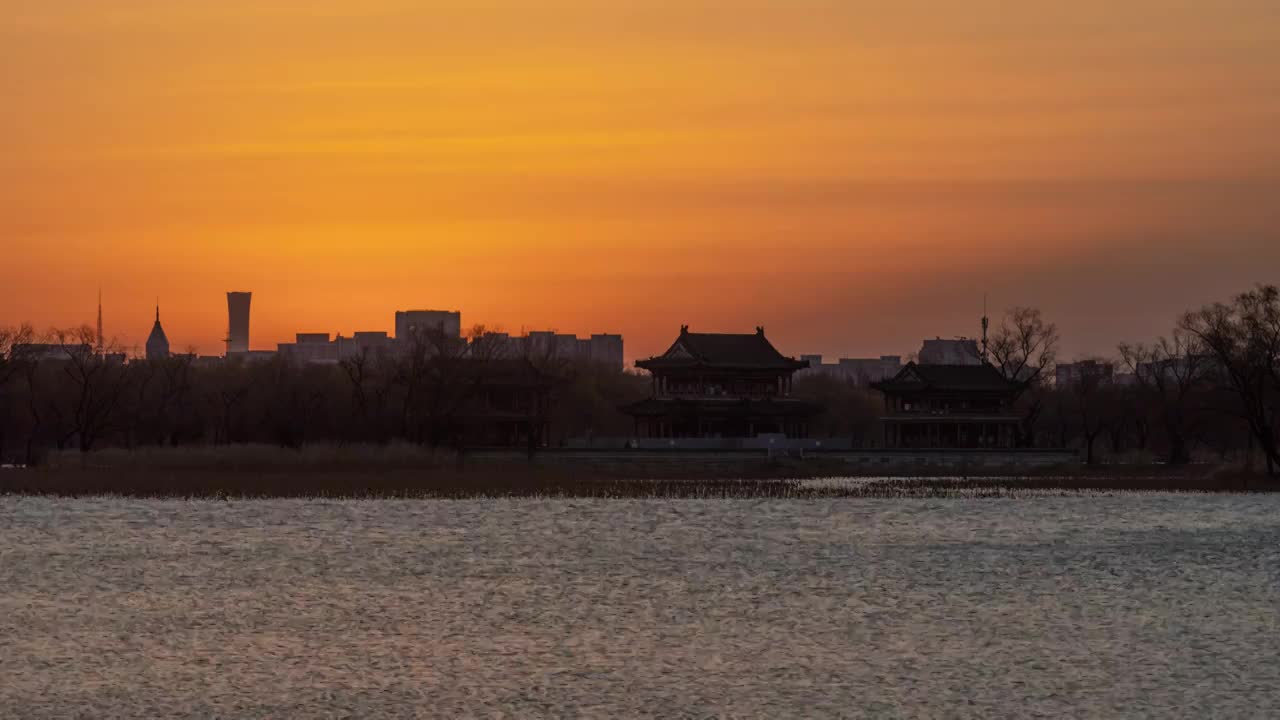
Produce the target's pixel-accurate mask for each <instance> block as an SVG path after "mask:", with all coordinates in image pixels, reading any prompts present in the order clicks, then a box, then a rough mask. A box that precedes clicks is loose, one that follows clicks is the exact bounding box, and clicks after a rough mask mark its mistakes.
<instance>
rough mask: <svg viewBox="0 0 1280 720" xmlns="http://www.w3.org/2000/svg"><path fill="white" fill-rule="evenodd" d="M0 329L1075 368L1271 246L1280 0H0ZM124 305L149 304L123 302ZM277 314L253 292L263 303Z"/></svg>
mask: <svg viewBox="0 0 1280 720" xmlns="http://www.w3.org/2000/svg"><path fill="white" fill-rule="evenodd" d="M0 8H3V9H4V10H5V11H6V17H10V18H12V22H10V23H7V24H6V26H5V27H4V28H3V29H0V68H3V70H0V90H3V91H4V94H5V96H6V97H10V98H15V99H16V100H17V101H16V102H14V103H11V105H12V107H10V108H9V109H8V112H6V113H4V114H3V115H2V116H0V136H2V137H5V138H6V151H7V152H6V153H5V156H4V159H3V160H0V186H2V187H4V188H5V191H6V192H5V193H3V194H2V195H0V243H3V244H4V246H5V249H6V251H7V253H8V254H7V259H8V260H9V261H10V263H11V265H12V266H13V267H15V268H16V269H17V272H14V273H11V274H10V277H9V278H7V280H6V297H5V299H4V302H3V303H0V324H15V323H18V322H22V321H26V320H29V321H31V322H33V323H35V324H37V325H38V326H40V327H47V326H53V325H59V326H65V325H69V324H79V323H82V322H85V321H88V322H90V323H91V324H92V322H93V317H92V313H93V308H94V303H95V299H96V298H95V295H96V290H97V288H98V287H99V286H102V287H103V290H104V292H105V293H106V295H107V304H108V307H107V309H106V313H107V317H106V323H107V326H108V329H109V333H113V334H115V335H116V336H118V337H120V338H122V339H126V340H128V341H129V342H130V343H131V344H137V345H141V344H142V342H143V341H144V339H145V336H146V331H147V328H148V326H149V322H148V321H147V318H148V317H149V316H150V314H151V313H150V304H151V302H152V300H151V299H152V298H153V297H155V296H157V295H158V296H160V297H161V298H162V301H163V303H164V306H165V308H166V319H167V327H170V326H171V328H172V330H171V332H170V334H171V336H172V337H171V340H173V341H174V342H175V344H176V346H177V347H185V346H187V345H194V346H196V347H197V348H198V349H199V350H200V351H201V352H203V353H216V352H219V349H220V348H221V347H222V345H223V338H224V333H225V331H226V323H225V317H224V309H223V307H222V306H223V302H222V300H221V299H220V298H221V296H222V293H224V292H225V291H226V290H228V289H233V288H240V287H245V288H256V289H257V292H258V295H259V297H258V298H255V303H258V302H260V303H261V304H262V307H263V312H260V313H255V325H254V337H255V338H259V339H261V340H263V341H267V342H271V343H274V342H282V341H287V340H288V339H289V338H290V337H292V335H293V333H294V332H298V331H312V330H315V331H327V332H331V333H332V332H337V331H339V330H341V331H344V332H350V331H354V330H359V329H370V330H379V329H390V328H389V325H388V323H389V322H390V320H389V319H387V318H386V317H385V316H384V314H383V313H384V312H385V310H386V309H388V308H395V307H416V306H419V305H422V304H424V303H425V304H429V305H441V306H449V307H457V308H461V309H463V310H464V311H465V312H466V314H467V316H468V317H469V318H472V319H475V320H483V321H484V322H485V323H487V324H489V325H494V326H501V327H503V328H504V329H506V330H508V331H516V330H518V329H519V328H520V327H521V326H525V327H555V328H558V329H562V330H565V331H575V332H587V331H590V330H591V329H593V328H610V330H611V331H616V332H621V333H622V334H624V335H626V336H627V338H628V343H629V345H628V349H629V357H631V358H635V357H643V356H645V355H647V354H651V353H653V352H657V351H659V350H661V346H662V345H663V343H664V341H665V339H666V338H667V337H668V336H669V334H670V333H671V331H672V328H676V327H679V325H681V324H686V323H687V324H690V325H692V326H694V327H696V328H707V329H724V330H726V331H733V330H743V329H748V330H749V329H750V328H752V327H754V326H756V325H764V326H766V327H768V328H770V332H771V334H772V335H773V336H774V337H775V338H777V340H778V342H779V343H780V344H782V345H783V346H785V347H787V348H789V349H792V348H793V349H794V350H793V352H795V353H821V354H824V355H827V356H830V357H838V356H868V355H875V354H879V353H881V352H906V351H909V350H910V349H912V348H913V347H914V346H915V345H916V343H917V342H918V340H919V338H922V337H933V336H936V335H941V336H944V337H947V336H952V335H961V334H963V335H973V334H976V333H977V332H978V330H977V328H976V327H975V322H976V318H977V317H978V314H979V309H980V305H981V297H982V296H983V295H984V294H986V295H989V296H990V298H991V308H992V311H993V315H998V311H1000V310H1003V309H1004V308H1007V307H1009V306H1011V305H1031V306H1035V307H1039V308H1041V309H1042V310H1043V311H1044V314H1045V316H1046V317H1048V318H1050V319H1052V320H1053V321H1054V322H1056V323H1057V324H1058V325H1059V327H1060V329H1061V331H1062V336H1063V348H1062V351H1063V356H1064V357H1067V358H1071V357H1076V356H1082V355H1090V354H1099V353H1111V352H1112V351H1113V350H1114V348H1115V346H1116V344H1117V343H1119V342H1121V341H1125V340H1135V339H1145V338H1150V337H1153V336H1156V335H1159V334H1162V333H1165V332H1167V331H1168V329H1169V328H1170V326H1171V325H1172V323H1173V321H1174V319H1175V318H1176V317H1177V315H1178V314H1179V313H1180V312H1182V311H1184V310H1186V309H1189V308H1194V307H1198V306H1199V305H1200V304H1202V303H1204V302H1209V301H1212V300H1216V299H1220V298H1222V297H1226V296H1229V295H1230V294H1231V293H1234V292H1236V291H1238V290H1239V289H1240V288H1241V287H1247V286H1248V285H1249V284H1251V283H1253V282H1255V281H1267V280H1272V279H1273V278H1271V277H1269V276H1268V272H1269V269H1270V268H1275V267H1278V266H1280V238H1278V237H1277V230H1276V228H1277V227H1280V207H1277V203H1275V202H1274V198H1275V197H1277V196H1278V195H1280V138H1277V136H1276V133H1275V132H1274V130H1273V128H1274V126H1275V122H1276V119H1277V118H1278V117H1280V100H1277V98H1280V79H1278V77H1277V73H1275V72H1274V69H1275V68H1276V67H1277V66H1280V22H1277V18H1276V10H1275V4H1274V3H1270V2H1262V1H1260V0H1231V1H1230V2H1224V3H1216V4H1207V3H1202V2H1190V1H1189V0H1174V1H1173V2H1169V1H1168V0H1164V1H1161V2H1157V1H1156V0H1134V1H1133V2H1127V3H1123V4H1121V5H1119V6H1118V5H1117V4H1115V3H1109V2H1103V1H1102V0H1085V1H1083V2H1078V3H1072V4H1070V5H1062V4H1056V3H1055V4H1050V3H1042V2H1033V3H1021V4H1018V5H1017V6H1016V7H1010V6H1009V4H1008V3H1003V2H996V1H995V0H978V1H977V2H973V3H965V4H963V5H954V6H944V7H937V6H935V4H933V3H929V4H925V3H921V2H917V1H915V0H911V1H909V2H905V3H895V4H891V5H885V4H883V3H871V2H859V1H857V0H853V1H847V2H834V1H831V0H803V1H802V2H799V3H790V2H781V1H773V0H753V1H752V2H749V3H746V4H743V3H734V4H732V5H730V4H727V3H724V2H717V1H715V0H692V1H691V2H688V3H682V4H680V5H679V6H678V7H667V6H656V5H649V4H636V3H626V2H623V3H599V2H588V1H587V0H554V1H553V2H550V3H541V4H538V5H537V6H536V7H534V6H529V5H527V4H525V3H518V2H515V1H514V0H491V1H489V2H484V3H479V4H476V3H456V2H444V1H435V2H433V1H425V2H415V3H406V2H403V1H402V0H368V1H367V2H360V3H356V2H353V1H352V0H319V1H318V2H309V3H299V2H296V1H294V0H274V1H273V2H268V3H261V2H251V1H250V0H223V1H221V2H217V3H215V2H211V1H206V0H193V1H192V2H185V3H180V4H173V3H156V2H153V1H151V0H119V1H118V2H111V3H100V2H89V1H88V0H70V1H68V2H59V3H16V2H13V1H12V0H7V1H6V0H0ZM134 295H136V297H134ZM268 307H270V308H271V309H270V311H267V308H268Z"/></svg>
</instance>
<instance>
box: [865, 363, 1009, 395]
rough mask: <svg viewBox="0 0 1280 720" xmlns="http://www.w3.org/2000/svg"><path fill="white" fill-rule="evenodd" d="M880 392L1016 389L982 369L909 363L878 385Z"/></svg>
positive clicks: (992, 371) (988, 369)
mask: <svg viewBox="0 0 1280 720" xmlns="http://www.w3.org/2000/svg"><path fill="white" fill-rule="evenodd" d="M874 387H877V388H879V389H881V390H885V389H888V390H910V389H917V388H919V389H923V388H928V389H931V390H973V391H988V392H1008V391H1012V390H1014V389H1016V388H1017V385H1016V384H1015V383H1012V382H1009V381H1008V380H1006V379H1005V377H1004V376H1003V375H1001V374H1000V371H999V370H996V369H995V368H994V367H992V366H990V365H987V364H982V365H917V364H915V363H908V364H907V366H906V367H904V368H903V369H902V370H901V372H899V373H898V374H897V375H896V376H895V377H893V378H891V379H888V380H884V381H882V382H879V383H875V384H874Z"/></svg>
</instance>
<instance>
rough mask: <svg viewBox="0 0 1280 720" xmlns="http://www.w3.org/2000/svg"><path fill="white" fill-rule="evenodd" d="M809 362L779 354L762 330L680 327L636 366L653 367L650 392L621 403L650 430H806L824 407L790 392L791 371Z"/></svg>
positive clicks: (672, 433)
mask: <svg viewBox="0 0 1280 720" xmlns="http://www.w3.org/2000/svg"><path fill="white" fill-rule="evenodd" d="M807 366H808V363H807V362H803V361H799V360H795V359H794V358H789V357H784V356H783V355H782V354H781V353H779V352H778V351H777V349H775V348H774V347H773V345H772V344H770V342H769V341H768V339H766V338H765V336H764V328H756V331H755V333H753V334H722V333H691V332H689V326H688V325H685V326H682V327H681V328H680V337H678V338H676V341H675V343H673V344H672V345H671V348H670V349H668V350H667V351H666V352H665V353H663V354H662V355H659V356H657V357H652V358H649V359H648V360H640V361H638V362H636V367H639V368H643V369H645V370H648V371H649V372H650V373H651V374H652V375H653V397H651V398H649V399H647V400H642V401H640V402H638V403H634V404H632V405H628V406H625V407H623V408H622V410H623V411H624V412H626V413H627V414H629V415H631V416H632V417H633V418H635V422H636V434H637V435H638V436H640V437H648V438H742V437H756V436H757V435H760V434H765V433H781V434H785V435H786V436H787V437H806V436H807V435H808V433H809V419H810V418H811V417H813V416H814V415H816V414H817V413H819V412H821V410H822V408H820V407H819V406H817V405H814V404H812V403H807V402H804V401H801V400H797V399H794V398H792V397H791V375H792V373H794V372H795V371H797V370H799V369H801V368H804V367H807Z"/></svg>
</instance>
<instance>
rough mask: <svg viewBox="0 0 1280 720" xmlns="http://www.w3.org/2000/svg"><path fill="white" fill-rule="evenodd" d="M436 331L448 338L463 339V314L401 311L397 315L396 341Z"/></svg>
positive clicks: (438, 311) (440, 311) (455, 312)
mask: <svg viewBox="0 0 1280 720" xmlns="http://www.w3.org/2000/svg"><path fill="white" fill-rule="evenodd" d="M428 331H434V332H439V333H443V334H444V336H445V337H448V338H458V337H462V313H460V312H457V311H456V310H401V311H398V312H397V313H396V339H397V340H407V339H409V338H410V337H411V336H413V335H414V334H415V333H421V332H428Z"/></svg>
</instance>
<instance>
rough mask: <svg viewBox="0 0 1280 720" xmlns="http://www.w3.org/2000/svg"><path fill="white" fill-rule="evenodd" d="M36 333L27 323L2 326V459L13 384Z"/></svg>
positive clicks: (11, 403) (0, 416)
mask: <svg viewBox="0 0 1280 720" xmlns="http://www.w3.org/2000/svg"><path fill="white" fill-rule="evenodd" d="M35 335H36V333H35V329H34V328H32V327H31V325H28V324H25V323H24V324H22V325H20V326H18V327H0V411H2V412H0V461H3V459H4V451H5V447H6V446H7V443H6V440H7V437H6V435H5V429H6V428H7V427H8V425H9V419H10V418H9V412H10V408H11V407H12V406H13V392H12V387H11V384H12V382H13V381H14V380H15V379H16V378H18V377H19V376H20V375H21V374H22V371H23V367H24V362H25V360H24V358H22V357H21V354H22V353H21V348H22V346H23V345H26V344H28V343H31V342H33V341H34V339H35Z"/></svg>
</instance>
